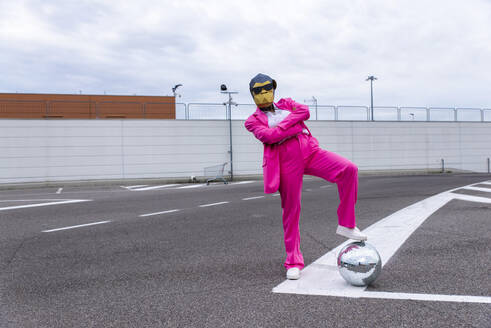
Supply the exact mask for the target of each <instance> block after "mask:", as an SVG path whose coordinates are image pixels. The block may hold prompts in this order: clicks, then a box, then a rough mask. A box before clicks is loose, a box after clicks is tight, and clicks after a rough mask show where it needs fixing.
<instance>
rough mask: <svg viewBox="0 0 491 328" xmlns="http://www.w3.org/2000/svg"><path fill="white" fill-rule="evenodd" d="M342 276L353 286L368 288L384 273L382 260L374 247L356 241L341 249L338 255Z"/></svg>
mask: <svg viewBox="0 0 491 328" xmlns="http://www.w3.org/2000/svg"><path fill="white" fill-rule="evenodd" d="M338 269H339V273H340V274H341V276H342V277H343V278H344V279H345V280H346V281H347V282H349V283H350V284H352V285H353V286H368V285H370V284H371V283H372V282H374V281H375V279H377V277H378V275H379V274H380V271H382V259H381V258H380V255H379V253H378V252H377V250H376V249H375V247H373V246H372V245H370V244H368V243H366V242H363V241H356V242H353V243H350V244H348V245H346V246H344V247H343V249H341V251H340V252H339V255H338Z"/></svg>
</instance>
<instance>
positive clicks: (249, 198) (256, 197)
mask: <svg viewBox="0 0 491 328" xmlns="http://www.w3.org/2000/svg"><path fill="white" fill-rule="evenodd" d="M259 198H264V196H255V197H247V198H242V200H251V199H259Z"/></svg>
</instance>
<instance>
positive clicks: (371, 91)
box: [365, 75, 377, 121]
mask: <svg viewBox="0 0 491 328" xmlns="http://www.w3.org/2000/svg"><path fill="white" fill-rule="evenodd" d="M376 79H377V78H376V77H375V76H373V75H370V76H369V77H368V78H367V79H366V80H365V81H368V80H370V99H371V106H370V108H371V110H370V112H371V113H372V121H373V80H376Z"/></svg>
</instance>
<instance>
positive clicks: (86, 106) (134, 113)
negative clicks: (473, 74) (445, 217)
mask: <svg viewBox="0 0 491 328" xmlns="http://www.w3.org/2000/svg"><path fill="white" fill-rule="evenodd" d="M169 105H172V106H170V107H169ZM164 108H167V109H165V110H167V111H168V110H169V108H175V118H176V119H177V120H228V119H229V117H228V111H227V106H226V103H187V104H186V103H164V102H141V103H138V102H134V101H132V102H124V101H118V102H115V101H70V100H55V101H44V100H13V99H12V100H0V118H63V117H70V116H72V117H76V118H118V117H121V118H126V117H128V118H130V117H134V118H159V117H162V115H165V114H169V113H168V112H166V111H164ZM309 108H310V120H311V121H315V120H319V121H371V120H373V121H388V122H389V121H418V122H491V108H465V107H409V106H400V107H399V106H374V107H373V117H371V110H370V107H368V106H351V105H337V106H336V105H318V104H316V105H311V106H309ZM255 110H256V105H254V104H236V105H232V113H231V116H232V117H231V119H232V120H244V119H246V118H247V117H249V115H251V114H252V113H253V112H254V111H255ZM63 113H65V114H66V116H63ZM36 115H37V116H36ZM159 115H160V116H159Z"/></svg>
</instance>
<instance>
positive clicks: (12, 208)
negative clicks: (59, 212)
mask: <svg viewBox="0 0 491 328" xmlns="http://www.w3.org/2000/svg"><path fill="white" fill-rule="evenodd" d="M40 200H41V201H46V199H30V200H10V201H9V200H4V201H5V202H6V201H9V202H29V201H40ZM57 200H58V199H57ZM90 201H92V200H91V199H71V200H62V201H52V202H49V203H38V204H28V205H18V206H8V207H0V211H7V210H15V209H19V208H29V207H40V206H51V205H61V204H72V203H81V202H90Z"/></svg>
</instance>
